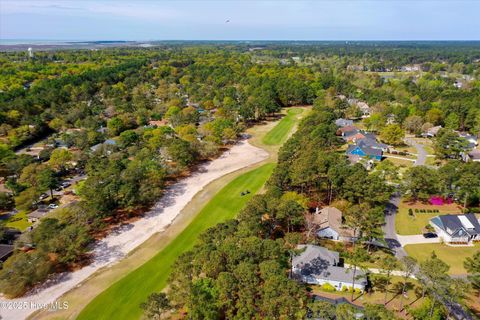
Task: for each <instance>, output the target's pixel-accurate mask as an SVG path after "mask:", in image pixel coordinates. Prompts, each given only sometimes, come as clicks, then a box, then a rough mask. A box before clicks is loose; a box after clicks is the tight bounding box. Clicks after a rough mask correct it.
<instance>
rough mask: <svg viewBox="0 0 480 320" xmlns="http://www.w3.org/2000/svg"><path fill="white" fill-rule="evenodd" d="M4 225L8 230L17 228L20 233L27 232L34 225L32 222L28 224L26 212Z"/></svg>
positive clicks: (11, 218) (21, 212)
mask: <svg viewBox="0 0 480 320" xmlns="http://www.w3.org/2000/svg"><path fill="white" fill-rule="evenodd" d="M3 223H4V226H5V227H7V228H15V229H18V230H20V231H25V230H26V229H27V228H28V227H30V226H31V225H32V223H31V222H28V217H27V212H26V211H20V212H19V213H17V214H15V215H13V216H11V217H9V218H8V219H6V220H4V221H3Z"/></svg>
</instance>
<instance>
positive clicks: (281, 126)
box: [262, 108, 303, 146]
mask: <svg viewBox="0 0 480 320" xmlns="http://www.w3.org/2000/svg"><path fill="white" fill-rule="evenodd" d="M302 112H303V109H300V108H291V109H289V110H288V111H287V114H286V115H285V117H283V118H282V120H280V122H279V123H278V124H277V125H276V126H275V127H274V128H273V129H272V130H270V131H269V132H268V133H267V134H266V135H265V137H263V139H262V142H263V143H264V144H266V145H269V146H271V145H279V144H283V142H285V140H286V139H287V137H288V133H289V132H290V131H291V130H292V128H293V126H294V125H295V122H296V117H297V115H299V114H300V113H302Z"/></svg>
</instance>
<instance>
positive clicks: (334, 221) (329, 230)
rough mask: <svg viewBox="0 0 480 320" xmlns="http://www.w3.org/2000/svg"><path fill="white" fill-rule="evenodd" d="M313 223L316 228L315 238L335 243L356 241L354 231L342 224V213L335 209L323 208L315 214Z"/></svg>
mask: <svg viewBox="0 0 480 320" xmlns="http://www.w3.org/2000/svg"><path fill="white" fill-rule="evenodd" d="M313 223H314V224H315V225H316V226H318V229H317V236H318V237H320V238H327V239H332V240H336V241H349V242H353V241H355V240H356V239H357V237H356V235H355V230H353V229H352V228H349V227H347V226H345V225H344V224H343V213H342V211H340V210H338V209H337V208H335V207H325V208H323V209H321V210H318V208H317V212H315V214H314V216H313Z"/></svg>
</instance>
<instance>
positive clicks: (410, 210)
mask: <svg viewBox="0 0 480 320" xmlns="http://www.w3.org/2000/svg"><path fill="white" fill-rule="evenodd" d="M408 215H409V216H413V210H412V209H411V208H410V209H408Z"/></svg>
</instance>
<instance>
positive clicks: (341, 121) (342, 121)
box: [335, 118, 353, 127]
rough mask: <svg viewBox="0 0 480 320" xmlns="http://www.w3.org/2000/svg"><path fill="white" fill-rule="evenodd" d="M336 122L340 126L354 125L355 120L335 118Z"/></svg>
mask: <svg viewBox="0 0 480 320" xmlns="http://www.w3.org/2000/svg"><path fill="white" fill-rule="evenodd" d="M335 124H336V125H337V126H339V127H347V126H353V120H348V119H343V118H340V119H337V120H335Z"/></svg>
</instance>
